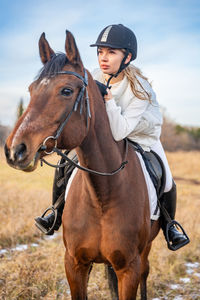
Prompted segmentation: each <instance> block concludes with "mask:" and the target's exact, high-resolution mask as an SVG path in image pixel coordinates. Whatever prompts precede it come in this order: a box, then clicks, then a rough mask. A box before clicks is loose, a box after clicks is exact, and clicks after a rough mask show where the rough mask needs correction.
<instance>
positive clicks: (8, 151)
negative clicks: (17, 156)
mask: <svg viewBox="0 0 200 300" xmlns="http://www.w3.org/2000/svg"><path fill="white" fill-rule="evenodd" d="M4 153H5V156H6V158H7V159H9V157H10V150H9V149H8V147H7V145H6V144H5V146H4Z"/></svg>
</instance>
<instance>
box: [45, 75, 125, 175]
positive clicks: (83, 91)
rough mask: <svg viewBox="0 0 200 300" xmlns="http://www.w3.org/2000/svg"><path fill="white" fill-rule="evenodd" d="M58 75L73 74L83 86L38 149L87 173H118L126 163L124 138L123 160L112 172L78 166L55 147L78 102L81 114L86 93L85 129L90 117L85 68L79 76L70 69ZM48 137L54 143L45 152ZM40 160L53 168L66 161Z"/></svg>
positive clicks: (60, 166)
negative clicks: (69, 108) (65, 113)
mask: <svg viewBox="0 0 200 300" xmlns="http://www.w3.org/2000/svg"><path fill="white" fill-rule="evenodd" d="M57 74H58V75H59V74H67V75H73V76H76V77H77V78H79V79H81V80H82V82H83V84H84V85H83V86H82V87H81V90H80V92H79V94H78V96H77V98H76V100H75V102H74V105H73V107H72V109H71V111H70V112H69V113H68V115H67V117H66V118H65V119H64V121H63V122H62V123H61V124H60V125H59V127H58V129H57V131H56V133H55V135H54V136H48V137H47V138H45V140H44V141H43V144H42V145H41V147H40V149H39V151H44V152H45V153H46V154H47V155H48V154H52V153H57V154H58V155H60V156H61V157H62V158H64V159H65V160H66V161H67V162H68V163H69V164H70V165H73V166H74V167H76V168H78V169H80V170H82V171H85V172H88V173H91V174H94V175H101V176H112V175H115V174H116V173H118V172H119V171H121V170H122V169H124V167H125V165H126V164H127V163H128V161H127V160H126V158H127V154H128V141H127V139H125V157H124V161H123V162H122V163H121V165H120V167H119V168H118V169H116V170H114V171H112V172H109V173H107V172H98V171H95V170H92V169H88V168H85V167H83V166H80V165H79V164H77V163H76V162H74V161H73V160H71V159H70V158H69V157H68V156H67V155H66V154H65V153H63V152H62V151H61V150H59V149H58V148H57V139H58V138H59V136H60V135H61V133H62V131H63V129H64V127H65V125H66V124H67V122H68V121H69V119H70V117H71V115H72V113H73V112H75V111H77V109H78V105H79V103H80V114H82V111H83V101H84V94H86V96H85V105H86V126H87V130H88V118H91V112H90V103H89V97H88V91H87V86H88V75H87V72H86V70H85V69H84V77H83V76H81V75H80V74H78V73H76V72H72V71H60V72H58V73H57ZM49 139H52V140H54V141H55V145H54V147H53V149H52V150H51V151H50V152H47V151H46V149H47V146H46V142H47V141H48V140H49ZM40 161H41V166H42V165H43V163H45V164H47V165H48V166H51V167H54V168H62V167H64V166H65V165H66V164H67V162H66V163H64V164H62V165H59V164H58V165H54V164H51V163H49V162H47V161H46V160H45V159H44V158H41V159H40Z"/></svg>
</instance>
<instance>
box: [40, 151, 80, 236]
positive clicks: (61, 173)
mask: <svg viewBox="0 0 200 300" xmlns="http://www.w3.org/2000/svg"><path fill="white" fill-rule="evenodd" d="M73 160H74V161H76V162H77V161H78V159H77V156H76V155H75V156H74V157H73ZM63 163H65V159H64V158H62V159H61V161H60V162H59V164H58V165H62V164H63ZM74 168H75V167H74V166H72V165H69V164H68V163H67V165H66V166H64V167H60V168H57V169H56V170H55V174H54V183H53V196H52V204H53V205H52V206H51V207H50V208H48V209H47V210H45V212H44V213H43V214H42V216H41V217H37V218H35V222H36V223H35V225H36V226H37V227H38V228H39V229H40V230H41V231H42V232H43V233H45V234H47V235H52V234H54V230H58V229H59V228H60V225H61V224H62V213H63V208H64V205H65V199H64V197H65V190H66V186H67V183H68V181H69V178H70V176H71V174H72V172H73V170H74ZM48 211H52V212H51V213H50V214H48V215H46V213H47V212H48ZM45 215H46V216H45Z"/></svg>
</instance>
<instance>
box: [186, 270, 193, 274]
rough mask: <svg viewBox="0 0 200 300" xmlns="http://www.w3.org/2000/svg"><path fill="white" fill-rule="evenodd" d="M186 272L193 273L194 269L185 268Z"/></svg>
mask: <svg viewBox="0 0 200 300" xmlns="http://www.w3.org/2000/svg"><path fill="white" fill-rule="evenodd" d="M186 273H187V274H192V273H194V270H193V269H187V270H186Z"/></svg>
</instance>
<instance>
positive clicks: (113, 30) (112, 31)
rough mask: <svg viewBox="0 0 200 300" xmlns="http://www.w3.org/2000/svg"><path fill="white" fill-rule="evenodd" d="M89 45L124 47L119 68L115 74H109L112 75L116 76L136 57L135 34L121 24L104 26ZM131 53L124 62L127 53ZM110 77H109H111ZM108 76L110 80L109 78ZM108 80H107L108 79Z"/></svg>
mask: <svg viewBox="0 0 200 300" xmlns="http://www.w3.org/2000/svg"><path fill="white" fill-rule="evenodd" d="M90 46H91V47H95V46H97V47H109V48H114V49H125V50H126V53H125V56H124V58H123V60H122V62H121V65H120V67H119V70H118V71H117V73H116V74H110V75H111V76H112V77H117V75H118V74H119V73H120V72H121V71H122V70H123V69H125V68H126V67H127V66H128V65H129V63H130V62H131V61H133V60H135V59H136V57H137V40H136V36H135V34H134V33H133V31H132V30H130V29H129V28H127V27H125V26H124V25H122V24H118V25H109V26H107V27H105V28H104V29H103V30H102V31H101V33H100V34H99V36H98V38H97V41H96V43H95V44H92V45H90ZM129 53H131V54H132V57H131V60H130V62H128V63H127V64H125V63H124V62H125V60H126V58H127V56H128V54H129ZM112 77H111V78H112ZM111 78H110V80H111ZM110 80H109V81H110Z"/></svg>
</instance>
